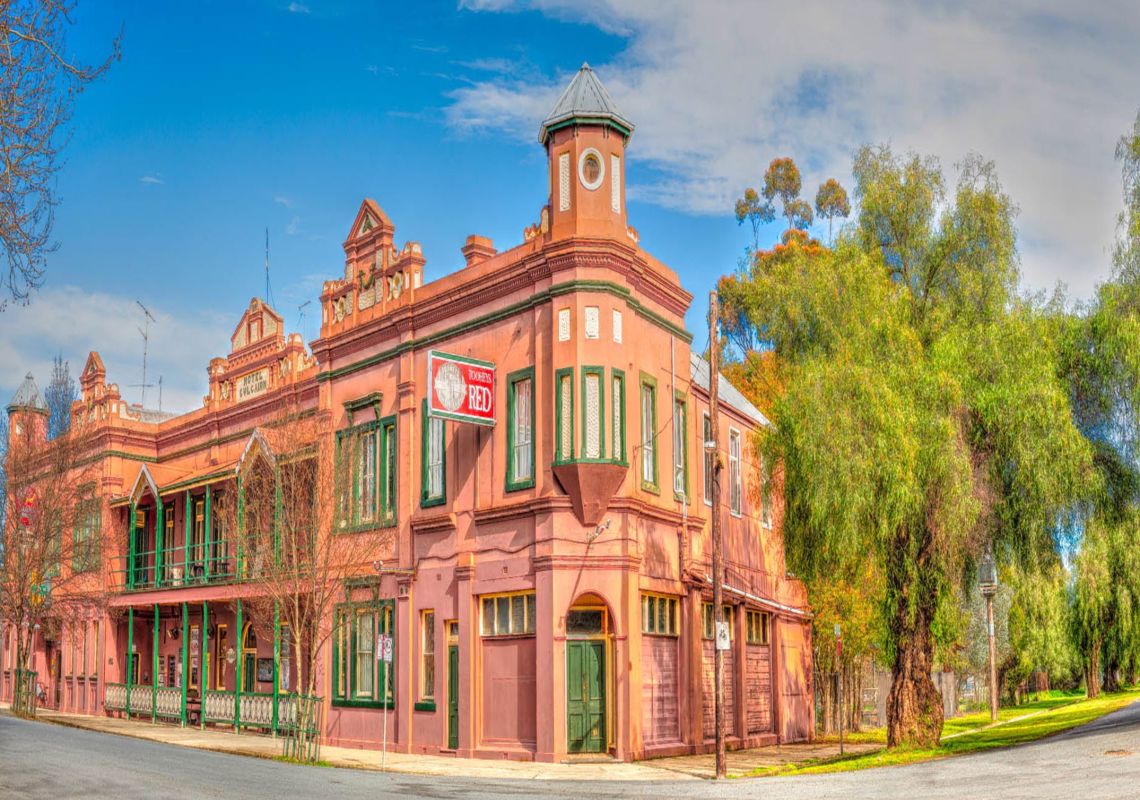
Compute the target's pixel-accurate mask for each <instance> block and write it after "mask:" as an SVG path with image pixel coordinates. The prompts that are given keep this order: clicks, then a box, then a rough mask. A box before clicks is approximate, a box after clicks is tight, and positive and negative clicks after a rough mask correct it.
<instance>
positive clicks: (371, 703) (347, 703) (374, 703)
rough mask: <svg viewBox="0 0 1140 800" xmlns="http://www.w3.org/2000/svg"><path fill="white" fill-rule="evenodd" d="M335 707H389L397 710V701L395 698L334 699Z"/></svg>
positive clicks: (333, 704)
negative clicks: (387, 699)
mask: <svg viewBox="0 0 1140 800" xmlns="http://www.w3.org/2000/svg"><path fill="white" fill-rule="evenodd" d="M332 706H333V708H387V709H391V710H395V708H396V703H395V701H394V700H389V701H388V702H386V703H385V702H383V701H382V700H335V699H334V700H333V701H332Z"/></svg>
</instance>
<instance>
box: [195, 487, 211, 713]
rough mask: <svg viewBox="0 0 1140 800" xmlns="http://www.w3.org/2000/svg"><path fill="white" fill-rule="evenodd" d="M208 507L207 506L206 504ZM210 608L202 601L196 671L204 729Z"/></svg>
mask: <svg viewBox="0 0 1140 800" xmlns="http://www.w3.org/2000/svg"><path fill="white" fill-rule="evenodd" d="M207 507H208V506H207ZM209 612H210V608H209V604H208V602H207V601H206V600H203V601H202V631H201V636H202V669H201V670H200V671H199V673H198V677H199V679H200V680H201V684H200V685H199V686H198V697H200V698H201V700H202V706H201V709H200V710H199V711H198V723H199V724H200V725H201V726H202V730H206V692H207V691H208V690H209V688H210V613H209Z"/></svg>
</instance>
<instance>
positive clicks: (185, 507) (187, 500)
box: [182, 489, 194, 683]
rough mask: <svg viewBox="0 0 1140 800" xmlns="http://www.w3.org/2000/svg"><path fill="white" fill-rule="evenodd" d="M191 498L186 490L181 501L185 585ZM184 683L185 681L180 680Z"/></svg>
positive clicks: (187, 573) (186, 580)
mask: <svg viewBox="0 0 1140 800" xmlns="http://www.w3.org/2000/svg"><path fill="white" fill-rule="evenodd" d="M192 502H193V501H192V498H191V497H190V490H189V489H187V490H186V494H185V497H184V499H183V501H182V518H183V520H184V521H185V523H186V524H185V525H184V526H183V527H184V528H185V529H186V530H185V531H183V535H182V584H183V585H186V584H187V583H189V582H190V518H191V517H192V516H193V512H194V508H193V505H192ZM182 668H183V669H186V663H185V661H183V664H182ZM182 682H183V683H186V681H182Z"/></svg>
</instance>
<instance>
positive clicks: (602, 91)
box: [538, 64, 633, 144]
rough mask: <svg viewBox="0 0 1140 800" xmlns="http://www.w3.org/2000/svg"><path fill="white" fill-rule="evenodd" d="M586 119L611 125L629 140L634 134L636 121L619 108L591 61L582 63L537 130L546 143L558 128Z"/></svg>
mask: <svg viewBox="0 0 1140 800" xmlns="http://www.w3.org/2000/svg"><path fill="white" fill-rule="evenodd" d="M583 122H584V123H594V124H603V125H610V126H611V127H613V128H615V129H616V130H617V131H618V132H619V133H621V134H622V135H623V136H625V137H626V138H627V139H628V138H629V136H630V135H631V134H632V133H633V123H632V122H630V121H629V120H628V119H626V118H625V117H623V116H622V114H621V112H620V111H618V107H617V104H616V103H615V102H614V99H613V98H612V97H610V93H609V92H607V91H606V87H605V86H603V85H602V82H601V81H600V80H598V76H597V75H596V74H595V73H594V71H593V70H592V69H590V65H589V64H582V68H581V69H579V70H578V74H577V75H575V76H574V80H572V81H570V85H569V86H567V87H566V89H565V90H564V91H563V92H562V96H561V97H559V98H558V102H557V103H555V104H554V108H553V109H551V111H550V113H549V114H547V115H546V119H544V120H543V121H542V127H541V128H540V129H539V131H538V140H539V141H540V142H542V143H543V144H546V138H547V136H549V135H550V134H551V133H553V132H554V131H555V130H557V129H558V128H562V127H565V126H566V125H570V124H573V123H583Z"/></svg>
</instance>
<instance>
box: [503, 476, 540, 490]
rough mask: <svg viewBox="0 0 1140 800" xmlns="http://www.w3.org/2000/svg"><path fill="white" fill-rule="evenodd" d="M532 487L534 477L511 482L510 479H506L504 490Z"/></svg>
mask: <svg viewBox="0 0 1140 800" xmlns="http://www.w3.org/2000/svg"><path fill="white" fill-rule="evenodd" d="M533 488H534V478H531V479H529V480H526V481H520V482H518V483H511V482H510V481H507V485H506V487H505V489H504V491H507V492H521V491H523V490H524V489H533Z"/></svg>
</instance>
